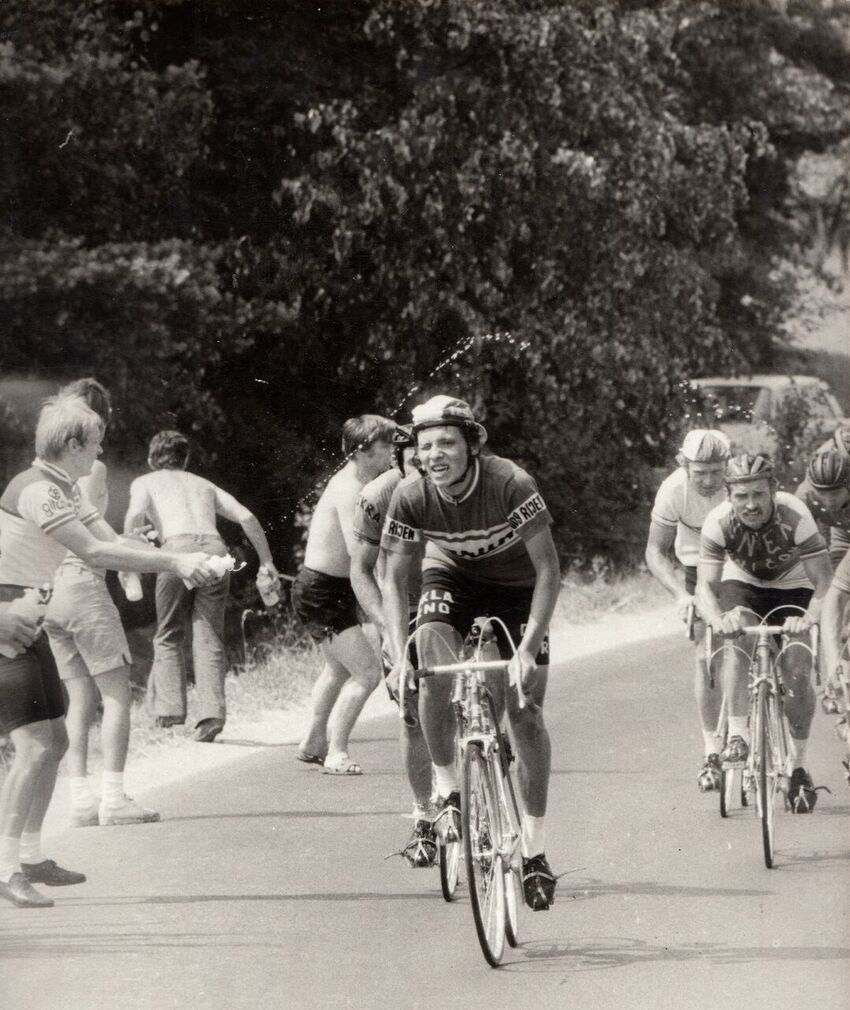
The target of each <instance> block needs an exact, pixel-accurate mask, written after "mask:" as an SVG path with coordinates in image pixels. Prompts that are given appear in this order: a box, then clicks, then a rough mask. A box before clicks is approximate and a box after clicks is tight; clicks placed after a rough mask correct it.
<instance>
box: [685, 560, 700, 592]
mask: <svg viewBox="0 0 850 1010" xmlns="http://www.w3.org/2000/svg"><path fill="white" fill-rule="evenodd" d="M682 567H683V568H684V569H685V592H686V593H687V594H688V595H689V596H693V595H694V593H695V592H696V588H697V566H696V565H682Z"/></svg>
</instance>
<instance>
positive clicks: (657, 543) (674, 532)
mask: <svg viewBox="0 0 850 1010" xmlns="http://www.w3.org/2000/svg"><path fill="white" fill-rule="evenodd" d="M728 459H729V440H728V439H727V438H726V436H725V435H724V434H723V433H722V432H719V431H710V430H706V429H701V428H698V429H696V430H694V431H689V432H688V433H687V435H685V438H684V440H683V442H682V447H681V449H680V450H679V454H678V456H677V457H676V461H677V462H678V464H679V466H678V468H677V469H676V470H674V471H673V473H671V474H670V476H669V477H667V478H666V479H665V480H664V481H663V483H662V484H661V487H660V488H659V489H658V493H657V495H656V496H655V504H654V505H653V507H652V517H651V519H650V523H649V536H648V538H647V542H646V564H647V567H648V568H649V570H650V572H651V573H652V574H653V575H654V576H655V578H656V579H658V581H659V582H660V583H661V585H662V586H664V588H665V589H666V590H667V591H668V592H669V593H670V594H671V596H673V597H674V599H675V600H676V602H677V604H678V606H679V614H680V616H681V617H682V619H683V620H685V619H686V617H687V614H688V610H689V608H690V607H691V606H692V605H693V602H694V596H693V594H694V590H695V589H696V583H697V560H698V558H699V535H700V530H701V529H702V524H703V522H704V521H705V517H706V516H707V515H708V513H709V512H710V511H711V510H712V509H713V508H715V507H716V506H717V505H720V504H721V503H722V502H723V501H724V500H725V498H726V493H725V490H724V487H723V476H724V472H725V470H726V461H727V460H728ZM671 553H674V554H675V556H676V559H677V560H678V562H679V564H680V565H681V566H682V569H683V570H684V575H685V579H684V584H683V583H682V578H681V575H680V574H679V572H677V571H676V568H675V566H674V564H673V561H672V559H671V557H670V555H671ZM704 636H705V625H704V624H703V622H702V621H701V620H695V622H694V635H693V639H694V646H695V670H694V692H695V694H696V700H697V708H698V709H699V714H700V721H701V723H702V736H703V747H704V754H705V760H704V762H703V765H702V768H701V769H700V771H699V774H698V775H697V786H698V788H699V790H700V792H710V791H711V790H714V789H719V788H720V756H719V755H720V750H721V748H722V746H723V741H722V740H721V739H720V738H719V737H718V735H717V723H718V721H719V718H720V697H719V695H720V692H719V691H713V690H712V689H711V687H710V683H709V676H708V669H707V666H706V662H705V654H704V650H703V648H702V642H703V638H704Z"/></svg>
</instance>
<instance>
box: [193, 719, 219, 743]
mask: <svg viewBox="0 0 850 1010" xmlns="http://www.w3.org/2000/svg"><path fill="white" fill-rule="evenodd" d="M223 729H224V719H201V721H200V722H199V723H198V725H197V726H196V727H195V735H194V737H192V739H193V740H197V741H198V743H212V742H213V740H215V738H216V737H217V736H218V734H219V733H220V732H221V731H222V730H223Z"/></svg>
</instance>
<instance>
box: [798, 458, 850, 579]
mask: <svg viewBox="0 0 850 1010" xmlns="http://www.w3.org/2000/svg"><path fill="white" fill-rule="evenodd" d="M796 494H797V497H798V498H799V499H800V500H801V501H804V502H805V503H806V505H807V506H808V507H809V511H810V512H811V513H812V515H813V516H814V519H815V522H816V523H817V524H818V529H819V530H820V531H821V533H822V534H823V537H824V539H825V540H826V542H827V543H828V544H829V557H830V560H831V561H832V564H833V566H834V567H835V566H837V565H838V562H839V561H840V560H841V559H842V558H843V557H844V555H845V554H846V553H847V549H848V548H849V547H850V457H848V456H847V455H846V454H845V453H840V452H839V451H838V450H837V449H827V450H826V451H825V452H819V453H817V454H816V455H814V456H812V458H811V459H810V460H809V465H808V468H807V470H806V479H805V480H804V481H803V482H802V484H800V486H799V487H798V488H797V492H796Z"/></svg>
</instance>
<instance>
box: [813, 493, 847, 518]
mask: <svg viewBox="0 0 850 1010" xmlns="http://www.w3.org/2000/svg"><path fill="white" fill-rule="evenodd" d="M817 496H818V498H819V499H820V501H821V504H822V505H823V506H824V508H825V509H827V511H829V512H831V513H832V514H833V515H841V516H846V515H848V514H850V488H846V487H837V488H833V489H832V490H830V491H818V492H817Z"/></svg>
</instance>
